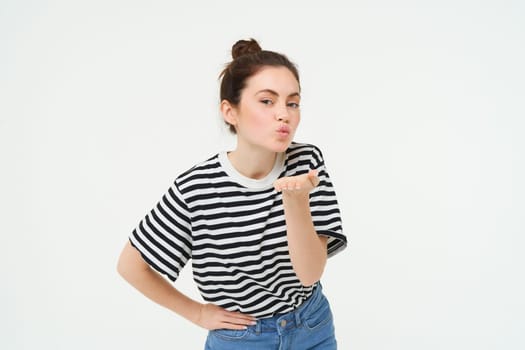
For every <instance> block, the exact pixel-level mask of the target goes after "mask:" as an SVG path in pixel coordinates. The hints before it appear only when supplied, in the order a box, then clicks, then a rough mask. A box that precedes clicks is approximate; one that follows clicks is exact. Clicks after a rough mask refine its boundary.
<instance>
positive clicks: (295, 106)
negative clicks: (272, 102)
mask: <svg viewBox="0 0 525 350" xmlns="http://www.w3.org/2000/svg"><path fill="white" fill-rule="evenodd" d="M288 107H292V108H299V103H296V102H290V103H288Z"/></svg>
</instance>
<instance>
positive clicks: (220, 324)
mask: <svg viewBox="0 0 525 350" xmlns="http://www.w3.org/2000/svg"><path fill="white" fill-rule="evenodd" d="M196 323H197V325H199V326H201V327H203V328H206V329H208V330H213V329H238V330H242V329H246V327H247V326H253V325H254V324H255V323H256V322H255V318H254V317H252V316H250V315H246V314H242V313H240V312H232V311H228V310H225V309H223V308H222V307H220V306H217V305H214V304H202V305H201V307H200V310H199V317H198V319H197V322H196Z"/></svg>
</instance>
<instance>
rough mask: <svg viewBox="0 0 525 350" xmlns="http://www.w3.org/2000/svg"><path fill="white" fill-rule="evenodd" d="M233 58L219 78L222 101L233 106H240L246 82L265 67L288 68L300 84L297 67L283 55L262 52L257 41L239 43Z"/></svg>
mask: <svg viewBox="0 0 525 350" xmlns="http://www.w3.org/2000/svg"><path fill="white" fill-rule="evenodd" d="M232 58H233V60H232V61H231V62H230V63H228V64H227V65H226V68H224V70H223V71H222V72H221V74H220V75H219V78H221V79H222V80H221V90H220V99H221V101H223V100H226V101H228V102H230V104H232V105H233V106H237V105H238V104H239V102H240V100H241V92H242V90H243V89H244V88H245V86H246V80H247V79H248V78H250V77H251V76H252V75H255V74H256V73H257V72H258V71H259V70H260V69H262V68H263V67H265V66H273V67H286V68H288V69H289V70H290V72H292V74H293V75H294V76H295V78H296V79H297V83H299V72H298V71H297V68H296V67H295V65H294V64H293V63H292V62H290V60H288V58H287V57H286V56H285V55H283V54H280V53H277V52H273V51H267V50H262V49H261V47H260V46H259V44H258V43H257V41H256V40H255V39H250V40H239V41H237V42H236V43H235V44H234V45H233V46H232ZM228 125H229V128H230V131H231V132H232V133H234V134H235V128H234V127H233V125H231V124H228Z"/></svg>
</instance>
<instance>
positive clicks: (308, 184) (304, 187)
mask: <svg viewBox="0 0 525 350" xmlns="http://www.w3.org/2000/svg"><path fill="white" fill-rule="evenodd" d="M317 175H318V174H317V170H310V171H309V172H308V174H302V175H296V176H287V177H282V178H280V179H278V180H277V181H275V182H274V183H273V187H274V188H275V190H276V191H277V192H286V193H290V194H291V193H297V194H299V193H310V191H311V190H313V189H314V188H315V187H317V185H319V177H318V176H317Z"/></svg>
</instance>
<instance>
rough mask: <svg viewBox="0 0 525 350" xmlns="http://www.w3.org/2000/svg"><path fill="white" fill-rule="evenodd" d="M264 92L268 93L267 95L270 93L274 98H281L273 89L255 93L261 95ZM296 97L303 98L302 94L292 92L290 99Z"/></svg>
mask: <svg viewBox="0 0 525 350" xmlns="http://www.w3.org/2000/svg"><path fill="white" fill-rule="evenodd" d="M263 92H266V93H269V94H271V95H274V96H279V94H278V93H277V92H276V91H274V90H272V89H262V90H259V91H257V92H256V93H255V95H258V94H260V93H263ZM294 96H297V97H301V94H299V93H298V92H292V93H291V94H289V95H288V97H294Z"/></svg>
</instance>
